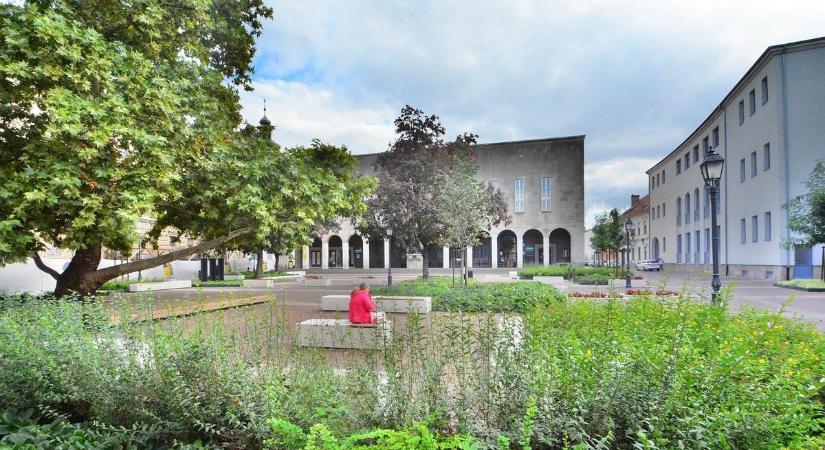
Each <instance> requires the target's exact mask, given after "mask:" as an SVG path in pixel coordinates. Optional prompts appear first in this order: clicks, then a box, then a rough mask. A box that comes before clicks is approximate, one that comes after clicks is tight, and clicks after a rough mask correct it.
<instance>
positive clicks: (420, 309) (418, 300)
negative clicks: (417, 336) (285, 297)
mask: <svg viewBox="0 0 825 450" xmlns="http://www.w3.org/2000/svg"><path fill="white" fill-rule="evenodd" d="M373 301H375V306H376V307H377V308H378V311H383V312H390V313H417V314H427V313H429V312H430V311H432V308H433V306H432V303H433V300H432V297H404V296H381V295H377V296H375V297H373ZM321 311H349V295H324V296H322V297H321Z"/></svg>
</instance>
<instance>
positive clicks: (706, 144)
mask: <svg viewBox="0 0 825 450" xmlns="http://www.w3.org/2000/svg"><path fill="white" fill-rule="evenodd" d="M708 139H709V138H708V137H707V136H705V137H704V139H702V156H703V157H704V156H705V154H707V152H708V149H709V148H710V141H709V140H708ZM696 159H699V155H696Z"/></svg>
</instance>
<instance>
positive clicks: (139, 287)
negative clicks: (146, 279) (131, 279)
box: [129, 280, 192, 292]
mask: <svg viewBox="0 0 825 450" xmlns="http://www.w3.org/2000/svg"><path fill="white" fill-rule="evenodd" d="M190 287H192V280H169V281H158V282H154V283H133V284H130V285H129V292H149V291H165V290H167V289H185V288H190Z"/></svg>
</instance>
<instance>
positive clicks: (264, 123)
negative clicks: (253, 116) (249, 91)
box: [258, 99, 274, 139]
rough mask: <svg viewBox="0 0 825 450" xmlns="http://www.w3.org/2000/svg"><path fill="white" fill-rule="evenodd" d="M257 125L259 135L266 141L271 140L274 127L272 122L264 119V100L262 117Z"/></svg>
mask: <svg viewBox="0 0 825 450" xmlns="http://www.w3.org/2000/svg"><path fill="white" fill-rule="evenodd" d="M258 124H259V125H258V130H259V131H260V132H261V135H262V136H265V137H266V138H267V139H272V130H273V129H274V127H273V126H272V122H270V120H269V119H268V118H267V117H266V99H264V116H263V117H261V120H260V121H258Z"/></svg>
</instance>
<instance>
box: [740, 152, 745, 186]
mask: <svg viewBox="0 0 825 450" xmlns="http://www.w3.org/2000/svg"><path fill="white" fill-rule="evenodd" d="M739 182H740V183H744V182H745V158H742V159H741V160H739Z"/></svg>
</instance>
